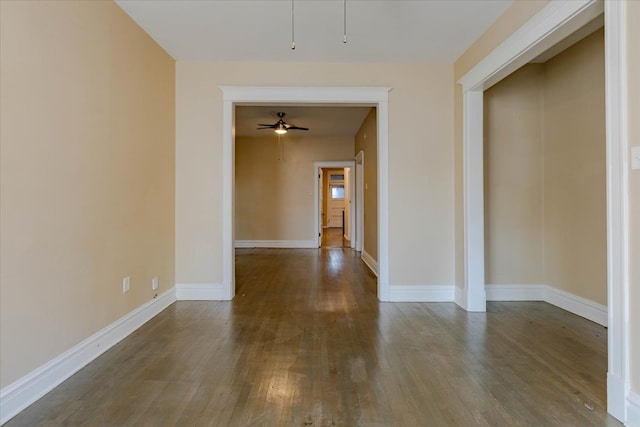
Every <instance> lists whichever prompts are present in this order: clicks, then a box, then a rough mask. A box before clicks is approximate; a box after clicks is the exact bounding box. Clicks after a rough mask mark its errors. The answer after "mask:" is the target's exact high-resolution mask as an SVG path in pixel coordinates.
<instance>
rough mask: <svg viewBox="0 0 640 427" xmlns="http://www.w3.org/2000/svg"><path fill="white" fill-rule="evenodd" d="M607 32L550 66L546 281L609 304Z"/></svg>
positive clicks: (546, 83) (546, 128) (546, 119)
mask: <svg viewBox="0 0 640 427" xmlns="http://www.w3.org/2000/svg"><path fill="white" fill-rule="evenodd" d="M604 88H605V81H604V30H602V29H601V30H599V31H597V32H595V33H593V34H591V35H590V36H588V37H587V38H586V39H584V40H582V41H581V42H579V43H578V44H576V45H575V46H573V47H571V48H570V49H567V50H565V51H564V52H562V53H560V54H559V55H557V56H556V57H554V58H552V59H550V60H549V61H547V62H546V63H545V66H544V117H543V121H544V126H543V141H544V149H543V151H544V180H545V185H544V229H545V230H544V253H545V283H546V284H548V285H551V286H553V287H555V288H558V289H562V290H564V291H567V292H570V293H572V294H575V295H578V296H581V297H584V298H587V299H589V300H591V301H595V302H597V303H600V304H603V305H606V304H607V218H606V213H607V210H606V209H607V204H606V203H607V200H606V183H607V176H606V152H605V148H606V135H605V101H604Z"/></svg>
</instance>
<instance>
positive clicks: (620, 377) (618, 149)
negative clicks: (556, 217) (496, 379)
mask: <svg viewBox="0 0 640 427" xmlns="http://www.w3.org/2000/svg"><path fill="white" fill-rule="evenodd" d="M625 8H626V6H625V3H624V2H615V1H610V2H605V3H604V16H605V33H606V36H605V69H606V77H605V85H606V103H607V104H606V105H607V106H606V110H607V111H606V133H607V135H606V145H607V147H606V151H607V263H608V272H607V275H608V277H607V288H608V328H609V330H608V336H609V338H608V342H609V345H608V356H609V357H608V359H609V367H608V373H607V409H608V412H609V413H610V414H612V415H613V416H615V417H616V418H618V419H620V420H625V419H626V411H627V409H626V405H627V404H626V398H627V395H628V381H629V372H628V363H629V361H628V358H629V352H628V348H629V336H628V325H627V324H626V321H627V319H628V306H627V301H626V298H625V296H626V295H627V294H628V289H629V281H628V277H627V274H626V273H627V269H628V264H629V252H628V248H627V246H626V236H628V235H629V229H628V227H629V225H628V218H627V216H628V211H627V209H626V205H627V202H628V191H627V190H628V188H627V181H626V168H627V158H626V156H627V144H628V142H627V141H626V139H625V134H624V129H626V126H627V123H626V117H625V115H624V111H625V109H626V105H625V96H624V93H625V92H626V87H625V85H626V81H625V80H624V79H623V78H622V79H621V78H620V77H621V76H623V74H622V73H623V70H624V68H623V64H624V63H625V60H626V51H625V49H624V45H623V43H624V39H625V34H624V22H625V19H626V16H625V13H626V9H625ZM602 12H603V4H602V3H600V2H580V3H578V2H551V3H549V4H548V5H547V6H545V8H544V9H543V10H542V11H541V12H540V13H539V14H537V15H536V16H534V17H533V18H532V19H531V20H529V22H527V23H526V24H525V26H523V27H522V28H521V30H522V31H517V32H516V33H514V34H513V35H511V36H510V37H509V38H508V39H507V40H505V41H504V42H503V43H502V44H501V45H500V46H499V47H498V48H496V49H495V50H494V51H493V52H492V53H490V54H489V55H488V56H487V57H485V58H484V59H483V60H482V61H480V62H479V63H478V64H477V65H476V66H475V67H474V68H472V69H471V70H470V71H469V72H467V74H465V75H464V76H463V77H462V78H461V79H460V80H459V81H458V83H460V84H461V85H462V87H463V135H464V136H463V150H462V151H463V193H464V194H463V214H464V215H463V218H464V219H463V230H464V232H463V233H464V236H463V239H464V253H465V256H464V257H465V260H464V287H463V288H456V303H458V304H459V305H461V306H462V307H464V308H466V309H467V310H471V311H485V310H486V295H485V272H484V244H485V242H484V219H483V209H484V201H483V198H484V196H483V165H482V163H483V127H482V122H483V91H484V90H485V89H487V88H489V87H490V86H492V85H493V84H495V83H496V82H498V81H499V80H501V79H502V78H504V77H506V76H507V75H509V74H511V73H512V72H513V71H515V70H516V69H518V68H520V67H521V66H522V65H524V64H525V63H527V62H529V61H530V60H532V59H533V58H535V57H537V56H538V55H540V54H541V53H542V52H544V51H545V50H547V49H548V48H550V47H551V46H553V45H555V44H556V43H558V42H560V41H561V40H563V39H564V38H566V37H567V36H568V35H569V34H571V33H573V32H574V31H575V30H577V29H579V28H581V27H582V26H584V25H585V24H587V23H589V22H590V21H592V20H593V19H594V18H596V17H597V16H598V15H600V14H601V13H602ZM525 27H526V30H527V31H524V30H525Z"/></svg>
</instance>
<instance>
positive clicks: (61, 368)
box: [0, 288, 176, 424]
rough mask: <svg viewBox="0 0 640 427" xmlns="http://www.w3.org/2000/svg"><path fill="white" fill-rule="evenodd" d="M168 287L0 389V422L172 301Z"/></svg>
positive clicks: (42, 394) (3, 421)
mask: <svg viewBox="0 0 640 427" xmlns="http://www.w3.org/2000/svg"><path fill="white" fill-rule="evenodd" d="M175 300H176V297H175V289H174V288H171V289H169V290H167V291H166V292H163V293H162V294H160V295H159V296H157V297H156V298H154V299H152V300H151V301H148V302H146V303H144V304H143V305H141V306H140V307H138V308H136V309H135V310H133V311H132V312H130V313H128V314H126V315H125V316H123V317H121V318H120V319H118V320H116V321H115V322H113V323H111V324H110V325H108V326H107V327H105V328H103V329H101V330H100V331H98V332H96V333H95V334H93V335H91V336H90V337H89V338H87V339H85V340H84V341H82V342H80V343H79V344H76V345H75V346H73V347H71V348H70V349H69V350H67V351H65V352H64V353H62V354H60V355H59V356H57V357H55V358H54V359H52V360H50V361H49V362H47V363H45V364H44V365H42V366H40V367H39V368H37V369H35V370H33V371H31V372H30V373H29V374H27V375H25V376H24V377H22V378H20V379H18V380H17V381H15V382H14V383H12V384H9V385H8V386H6V387H4V388H3V389H2V390H0V424H4V423H6V422H7V421H9V420H10V419H11V418H13V417H14V416H16V415H17V414H18V413H19V412H20V411H22V410H23V409H25V408H27V407H28V406H29V405H31V404H32V403H34V402H35V401H36V400H38V399H40V398H41V397H42V396H44V395H45V394H47V393H48V392H49V391H51V390H53V389H54V388H55V387H56V386H58V385H59V384H61V383H62V382H63V381H65V380H66V379H67V378H69V377H71V376H72V375H73V374H75V373H76V372H78V371H79V370H80V369H82V368H84V367H85V366H86V365H88V364H89V363H90V362H92V361H93V360H94V359H96V358H97V357H98V356H100V355H101V354H102V353H104V352H105V351H107V350H109V349H110V348H111V347H113V346H114V345H116V344H117V343H119V342H120V341H122V340H123V339H124V338H126V337H127V336H128V335H130V334H131V333H132V332H134V331H135V330H136V329H138V328H139V327H140V326H142V325H144V324H145V323H146V322H148V321H149V320H151V319H152V318H153V317H155V316H156V315H157V314H158V313H160V312H161V311H162V310H164V309H165V308H167V307H169V306H170V305H171V304H173V302H175Z"/></svg>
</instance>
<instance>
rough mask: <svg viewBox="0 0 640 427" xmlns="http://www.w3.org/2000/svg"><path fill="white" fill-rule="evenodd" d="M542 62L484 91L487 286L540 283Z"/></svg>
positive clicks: (541, 239)
mask: <svg viewBox="0 0 640 427" xmlns="http://www.w3.org/2000/svg"><path fill="white" fill-rule="evenodd" d="M543 73H544V66H543V65H542V64H532V65H527V66H525V67H524V68H521V69H520V70H518V71H516V72H515V73H513V74H512V75H510V76H509V77H507V78H506V79H504V80H503V81H501V82H500V83H498V84H497V85H495V86H493V87H492V88H490V89H489V90H487V91H486V92H485V96H484V108H485V110H484V111H485V114H484V168H485V169H484V171H485V174H484V176H485V178H484V196H485V200H484V206H485V212H484V214H485V218H484V220H485V277H486V281H487V283H489V284H507V285H509V284H542V283H544V260H543V220H542V218H543V201H542V195H543V187H542V186H543V178H542V170H543V166H542V165H543V160H542V123H543V121H542V109H543V103H542V101H543V81H544V79H543V76H544V74H543Z"/></svg>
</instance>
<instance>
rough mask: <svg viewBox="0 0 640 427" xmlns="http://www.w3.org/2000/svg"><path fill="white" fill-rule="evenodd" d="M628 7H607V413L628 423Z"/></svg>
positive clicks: (611, 3) (611, 2)
mask: <svg viewBox="0 0 640 427" xmlns="http://www.w3.org/2000/svg"><path fill="white" fill-rule="evenodd" d="M626 8H627V5H626V2H623V1H616V0H609V1H606V2H605V27H604V28H605V85H606V90H605V94H606V96H605V100H606V126H605V129H606V138H607V144H606V153H607V282H608V287H607V291H608V304H609V334H608V339H609V354H608V356H609V358H608V359H609V367H608V372H607V396H608V399H607V410H608V412H609V413H610V414H611V415H613V416H614V417H616V418H617V419H619V420H621V421H625V420H626V419H627V404H626V401H627V399H626V397H627V395H628V394H629V392H630V388H629V384H630V380H631V379H630V371H629V361H630V355H629V345H630V337H629V323H630V321H629V242H628V239H629V185H628V168H629V162H628V151H627V150H628V140H627V138H628V136H627V132H628V127H627V108H628V105H627V50H626V39H625V38H626V35H627V32H626V10H627V9H626Z"/></svg>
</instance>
